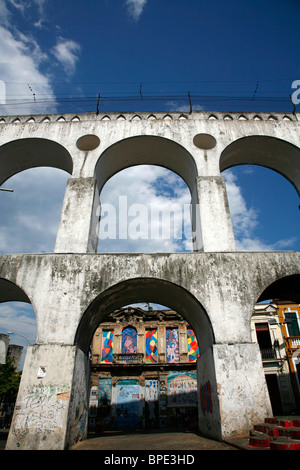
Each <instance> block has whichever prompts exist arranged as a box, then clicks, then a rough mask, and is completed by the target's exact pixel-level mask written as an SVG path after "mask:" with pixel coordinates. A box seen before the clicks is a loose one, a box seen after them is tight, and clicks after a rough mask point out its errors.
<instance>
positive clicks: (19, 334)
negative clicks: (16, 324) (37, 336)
mask: <svg viewBox="0 0 300 470" xmlns="http://www.w3.org/2000/svg"><path fill="white" fill-rule="evenodd" d="M7 334H8V335H18V336H22V337H23V338H25V339H26V341H27V342H28V344H30V341H29V339H27V338H26V336H24V335H22V334H21V333H14V332H13V331H8V332H7Z"/></svg>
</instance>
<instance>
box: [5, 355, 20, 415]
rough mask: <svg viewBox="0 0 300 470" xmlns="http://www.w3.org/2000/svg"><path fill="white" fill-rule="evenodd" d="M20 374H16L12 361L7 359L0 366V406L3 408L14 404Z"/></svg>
mask: <svg viewBox="0 0 300 470" xmlns="http://www.w3.org/2000/svg"><path fill="white" fill-rule="evenodd" d="M20 380H21V372H17V371H16V368H15V364H14V361H13V359H11V358H8V359H7V361H6V363H5V364H0V404H2V405H3V406H4V407H6V406H7V405H11V404H12V403H15V401H16V398H17V394H18V390H19V384H20Z"/></svg>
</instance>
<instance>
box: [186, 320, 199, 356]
mask: <svg viewBox="0 0 300 470" xmlns="http://www.w3.org/2000/svg"><path fill="white" fill-rule="evenodd" d="M187 342H188V359H189V362H196V361H197V359H198V357H199V356H200V354H199V346H198V342H197V338H196V335H195V332H194V330H192V329H191V328H188V331H187Z"/></svg>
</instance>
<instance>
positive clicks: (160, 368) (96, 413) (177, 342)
mask: <svg viewBox="0 0 300 470" xmlns="http://www.w3.org/2000/svg"><path fill="white" fill-rule="evenodd" d="M199 356H200V352H199V346H198V343H197V339H196V336H195V332H194V330H193V329H192V328H191V327H190V325H189V324H188V323H187V322H186V321H185V320H184V319H183V318H182V316H181V315H179V314H178V313H177V312H175V311H174V310H152V309H150V310H148V311H146V310H143V309H141V308H133V307H128V308H123V309H120V310H117V311H115V312H113V313H111V314H110V315H109V316H108V317H107V318H106V319H105V321H104V322H103V323H101V325H100V326H99V327H98V328H97V330H96V332H95V334H94V336H93V341H92V361H91V370H92V374H91V398H90V419H89V424H90V428H91V430H96V431H99V430H101V429H103V428H104V429H105V428H121V429H128V428H129V429H130V428H132V429H136V428H146V429H151V428H158V427H165V426H174V425H176V426H178V425H179V426H180V427H182V428H184V429H190V430H191V429H194V430H195V429H197V428H198V408H197V407H198V400H197V371H196V361H197V358H198V357H199Z"/></svg>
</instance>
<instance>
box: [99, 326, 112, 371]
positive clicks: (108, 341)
mask: <svg viewBox="0 0 300 470" xmlns="http://www.w3.org/2000/svg"><path fill="white" fill-rule="evenodd" d="M113 346H114V332H113V330H106V331H105V330H104V331H103V333H102V348H101V349H102V350H101V362H106V363H111V362H112V361H113Z"/></svg>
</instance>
